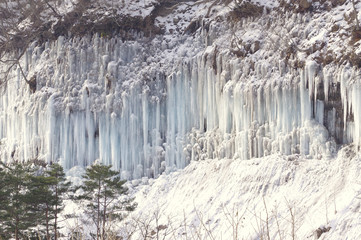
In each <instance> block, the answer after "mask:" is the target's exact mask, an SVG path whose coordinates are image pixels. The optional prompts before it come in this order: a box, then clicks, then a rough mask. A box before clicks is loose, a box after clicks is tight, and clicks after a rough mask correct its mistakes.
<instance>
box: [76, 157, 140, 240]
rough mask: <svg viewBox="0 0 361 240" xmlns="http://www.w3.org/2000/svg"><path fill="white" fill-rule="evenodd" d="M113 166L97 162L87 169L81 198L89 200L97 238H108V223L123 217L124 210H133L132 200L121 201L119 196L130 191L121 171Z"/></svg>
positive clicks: (88, 206) (89, 208)
mask: <svg viewBox="0 0 361 240" xmlns="http://www.w3.org/2000/svg"><path fill="white" fill-rule="evenodd" d="M111 167H112V166H105V165H102V164H95V165H92V166H89V167H88V168H87V169H86V173H85V175H84V176H83V178H85V181H84V186H83V187H82V188H83V190H84V194H83V195H81V196H80V197H79V199H82V200H86V201H87V211H86V212H87V214H88V215H89V216H90V217H91V218H92V219H93V221H94V223H95V226H96V239H97V240H98V239H106V223H108V222H111V221H112V220H114V219H117V218H118V219H119V218H122V212H124V211H132V210H134V208H135V204H132V200H125V201H122V202H120V200H119V197H120V196H122V195H125V194H126V193H127V191H128V189H127V188H126V187H124V186H123V185H124V183H125V181H122V180H121V179H120V177H119V172H117V171H113V170H111Z"/></svg>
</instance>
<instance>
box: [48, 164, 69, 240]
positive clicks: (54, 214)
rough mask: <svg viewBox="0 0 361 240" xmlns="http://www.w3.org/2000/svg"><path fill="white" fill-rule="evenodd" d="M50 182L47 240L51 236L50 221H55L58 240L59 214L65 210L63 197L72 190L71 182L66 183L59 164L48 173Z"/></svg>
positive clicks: (55, 232) (54, 165) (53, 165)
mask: <svg viewBox="0 0 361 240" xmlns="http://www.w3.org/2000/svg"><path fill="white" fill-rule="evenodd" d="M45 176H46V177H47V178H48V179H49V181H48V184H47V185H48V187H49V190H50V192H51V195H50V198H49V200H48V201H47V205H46V206H47V208H46V219H47V221H46V232H47V239H50V238H49V236H50V234H49V226H50V224H49V223H50V220H53V225H52V226H53V230H54V239H55V240H57V239H58V233H57V232H58V214H59V213H60V212H61V211H62V210H63V209H64V205H63V195H64V194H65V193H67V192H68V191H69V189H70V185H71V183H70V182H67V181H66V178H65V173H64V169H63V167H62V166H60V165H59V164H57V163H55V164H52V165H50V169H49V170H48V171H46V175H45Z"/></svg>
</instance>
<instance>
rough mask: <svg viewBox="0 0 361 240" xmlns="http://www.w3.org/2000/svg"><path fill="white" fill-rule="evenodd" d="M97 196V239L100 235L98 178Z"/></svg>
mask: <svg viewBox="0 0 361 240" xmlns="http://www.w3.org/2000/svg"><path fill="white" fill-rule="evenodd" d="M98 186H99V187H98V196H97V201H98V206H97V210H98V213H97V240H99V239H100V238H99V235H100V189H101V184H100V179H99V182H98Z"/></svg>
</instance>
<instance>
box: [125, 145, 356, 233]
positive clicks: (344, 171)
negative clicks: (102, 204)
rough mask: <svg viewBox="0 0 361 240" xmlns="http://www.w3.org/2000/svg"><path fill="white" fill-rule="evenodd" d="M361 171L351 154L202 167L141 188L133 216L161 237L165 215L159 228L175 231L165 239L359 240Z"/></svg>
mask: <svg viewBox="0 0 361 240" xmlns="http://www.w3.org/2000/svg"><path fill="white" fill-rule="evenodd" d="M360 170H361V159H360V156H359V154H355V153H354V151H353V148H350V147H345V148H343V149H342V150H341V151H339V153H338V155H337V157H335V158H332V159H307V158H304V157H302V156H299V155H291V156H282V155H271V156H267V157H263V158H256V159H251V160H240V159H236V160H233V159H212V160H205V161H199V162H198V161H195V162H192V163H191V164H190V165H188V166H187V167H186V168H185V169H183V170H179V171H176V172H173V173H171V174H168V175H162V176H160V177H159V178H158V179H156V180H153V179H151V180H147V179H143V181H139V182H140V183H139V184H140V186H137V187H133V188H131V189H132V192H133V194H134V196H135V197H136V198H135V200H136V202H138V204H139V205H138V208H137V209H136V211H135V212H134V213H133V214H132V216H134V218H135V219H137V218H139V219H143V221H144V219H148V220H149V219H151V221H152V223H151V225H152V227H151V229H152V230H154V229H155V228H156V226H157V225H156V222H155V219H156V218H155V216H156V215H157V214H159V215H160V216H161V217H160V220H159V223H158V225H165V226H167V227H168V228H167V229H165V230H162V231H161V232H160V234H161V235H162V236H163V235H164V233H165V232H166V230H168V231H169V230H170V228H173V229H175V233H174V235H173V233H172V234H170V233H168V234H169V235H168V237H167V239H267V236H266V235H267V234H269V236H270V239H316V238H315V234H316V230H317V229H318V228H323V227H324V228H328V227H331V228H330V229H329V231H328V232H325V233H323V234H322V235H321V238H320V239H335V240H336V239H360V238H361V233H360V228H361V211H360V204H361V202H360V200H361V180H360V177H361V172H360ZM134 184H138V182H134ZM293 228H294V233H293V232H292V229H293ZM208 231H209V232H208ZM170 232H171V231H170ZM185 232H187V233H185ZM262 232H263V234H264V235H263V236H261V235H262ZM209 233H210V234H211V235H212V236H210V235H208V234H209ZM236 233H237V234H238V237H237V238H235V237H234V236H235V234H236ZM138 234H141V233H139V232H138ZM198 234H200V235H201V238H198ZM293 235H294V237H295V238H293ZM135 239H142V237H139V238H135Z"/></svg>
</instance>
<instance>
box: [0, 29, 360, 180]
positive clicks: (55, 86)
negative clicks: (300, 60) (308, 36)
mask: <svg viewBox="0 0 361 240" xmlns="http://www.w3.org/2000/svg"><path fill="white" fill-rule="evenodd" d="M157 47H158V48H159V49H163V50H165V49H166V48H167V47H168V46H164V43H162V42H161V43H159V46H157ZM145 51H146V50H145V48H144V47H142V46H141V44H140V43H139V42H122V41H121V40H120V39H117V38H112V39H110V40H107V39H103V38H99V37H98V36H95V37H94V38H91V39H90V38H82V39H73V40H71V41H70V40H67V39H65V38H59V39H58V40H57V41H55V42H53V43H51V44H46V45H45V46H42V47H35V46H32V47H30V48H29V50H28V51H27V52H26V54H25V56H24V59H23V61H22V63H21V64H22V66H23V68H24V70H25V71H26V72H27V73H28V77H31V76H34V77H35V78H36V82H37V91H36V92H35V93H30V91H29V89H28V86H27V85H26V84H25V83H24V81H23V79H22V76H21V74H20V70H19V69H16V70H15V71H14V73H13V75H12V78H11V79H10V80H9V83H8V86H7V88H6V90H5V91H4V94H3V95H2V97H1V98H0V108H1V113H0V137H1V139H2V145H1V157H2V159H5V160H6V161H11V160H20V161H27V160H31V159H45V160H46V161H48V162H51V161H60V162H61V163H62V164H63V166H64V167H65V168H66V169H69V168H71V167H73V166H75V165H81V166H86V165H89V164H91V163H92V162H93V161H94V160H96V159H100V160H101V161H102V162H103V163H105V164H112V165H113V166H114V167H115V168H116V169H120V170H121V171H122V175H123V177H124V178H139V177H142V176H148V177H155V176H157V175H158V174H160V173H162V172H163V171H165V170H172V169H174V168H183V167H185V166H186V165H187V164H188V163H189V161H191V160H198V159H204V158H240V159H249V158H254V157H262V156H265V155H269V154H273V153H281V154H286V155H289V154H303V155H306V156H307V155H309V156H314V157H325V156H326V157H327V156H329V155H330V154H331V152H332V149H333V147H334V141H333V139H336V141H337V142H339V143H349V142H354V143H355V144H356V145H358V146H359V145H361V127H360V126H359V123H360V122H361V121H360V120H361V109H360V108H361V107H360V104H359V102H360V101H361V91H360V84H358V83H354V84H353V85H351V87H347V86H348V84H350V82H352V80H353V79H354V77H353V76H354V75H355V73H354V71H353V69H351V68H347V67H343V68H340V69H321V68H320V67H319V65H318V64H317V63H315V62H313V61H311V62H308V63H307V64H306V66H305V68H304V69H302V70H289V71H285V64H284V63H283V62H282V61H280V62H276V63H275V62H271V63H270V62H266V61H265V60H264V61H261V62H257V63H251V62H247V60H240V59H234V58H233V57H232V56H231V54H229V52H227V51H224V52H221V53H217V52H216V48H215V47H212V46H209V47H208V48H207V49H206V50H205V51H204V52H203V53H202V54H198V55H196V56H195V57H192V58H184V59H183V61H180V62H179V63H176V64H175V66H174V67H173V68H172V69H173V70H172V72H168V73H167V74H166V72H164V71H163V70H161V69H162V68H161V64H160V63H159V62H158V63H153V67H152V68H147V69H146V67H147V66H148V65H150V63H152V58H151V57H150V54H149V53H148V54H147V53H146V52H145ZM144 69H146V70H144ZM139 73H142V74H143V75H142V76H143V77H142V78H141V79H139V76H140V75H141V74H139ZM334 76H335V77H334ZM341 115H342V117H341Z"/></svg>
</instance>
